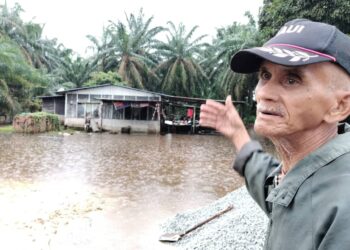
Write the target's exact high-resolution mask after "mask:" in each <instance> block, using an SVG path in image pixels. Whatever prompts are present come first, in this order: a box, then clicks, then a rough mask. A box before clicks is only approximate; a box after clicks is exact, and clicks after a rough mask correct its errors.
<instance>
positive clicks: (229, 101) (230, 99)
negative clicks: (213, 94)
mask: <svg viewBox="0 0 350 250" xmlns="http://www.w3.org/2000/svg"><path fill="white" fill-rule="evenodd" d="M225 105H226V106H227V107H232V106H233V105H232V97H231V95H229V96H227V97H226V101H225Z"/></svg>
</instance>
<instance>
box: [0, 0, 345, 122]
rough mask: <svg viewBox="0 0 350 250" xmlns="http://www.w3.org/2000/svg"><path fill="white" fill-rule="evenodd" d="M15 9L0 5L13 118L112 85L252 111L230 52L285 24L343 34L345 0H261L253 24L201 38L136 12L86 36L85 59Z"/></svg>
mask: <svg viewBox="0 0 350 250" xmlns="http://www.w3.org/2000/svg"><path fill="white" fill-rule="evenodd" d="M22 11H23V9H22V8H21V6H20V5H18V4H16V5H15V6H14V7H13V8H9V7H8V6H7V5H6V2H5V5H1V6H0V115H1V114H6V115H10V116H13V115H14V114H16V113H19V112H23V111H36V110H38V109H39V108H40V106H39V103H38V100H37V99H35V97H36V96H39V95H51V94H54V93H55V91H57V90H58V89H60V88H62V87H64V88H65V89H67V88H74V87H82V86H94V85H98V84H105V83H113V84H120V85H125V86H130V87H135V88H141V89H147V90H150V91H156V92H161V93H166V94H171V95H179V96H189V97H202V98H215V99H223V98H225V97H226V96H227V95H228V94H231V95H232V97H233V99H234V100H237V101H246V102H247V104H248V106H249V107H251V108H250V109H249V110H250V111H248V112H247V113H246V114H245V115H246V116H251V115H254V113H253V110H254V109H253V108H252V107H253V106H254V102H253V100H252V99H253V91H254V88H255V85H256V82H257V77H256V75H254V74H250V75H244V74H236V73H234V72H232V71H231V70H230V69H229V62H230V58H231V57H232V55H233V54H234V53H236V52H237V51H238V50H240V49H243V48H248V47H253V46H260V45H262V44H263V43H264V41H266V40H267V39H268V38H269V37H271V36H272V35H273V34H275V33H276V31H277V29H278V28H279V27H280V26H281V25H282V24H283V23H285V22H286V21H288V20H290V19H293V18H308V19H311V20H316V21H325V22H328V23H330V24H333V25H336V26H337V27H339V28H340V29H341V30H343V31H344V32H345V33H349V32H350V15H349V14H350V2H349V1H347V0H337V1H329V0H317V1H316V0H283V1H282V0H265V1H264V4H263V6H262V8H261V10H260V14H259V19H258V20H257V21H256V20H254V18H253V17H252V15H251V14H250V13H249V12H247V13H246V16H247V19H248V22H247V23H246V24H241V23H237V22H233V23H232V24H229V25H227V26H225V27H223V28H219V29H217V31H216V35H215V37H214V38H213V39H212V41H211V42H210V43H208V42H204V38H205V37H206V35H197V34H196V31H197V28H198V26H194V27H192V28H190V29H187V27H186V26H185V25H184V24H182V23H180V24H174V23H173V22H171V21H169V22H168V23H167V24H166V25H165V26H164V27H163V26H156V27H154V26H152V21H153V16H151V17H147V16H146V15H145V14H144V12H143V10H142V9H140V11H139V12H138V13H136V14H134V13H131V14H127V15H126V16H125V20H120V19H116V21H115V22H114V21H110V22H109V24H108V25H107V26H106V27H104V28H103V29H102V32H101V37H99V38H97V37H94V36H91V35H88V36H87V38H88V39H89V40H90V41H91V46H90V47H89V48H87V49H90V51H92V56H90V57H89V58H83V57H80V56H78V55H77V54H76V53H75V52H74V51H72V50H71V49H69V48H66V47H65V46H64V45H63V44H61V43H59V42H58V40H57V39H46V38H43V36H42V33H43V29H44V26H43V25H41V24H38V23H34V22H32V21H30V22H24V21H23V20H22V19H21V17H20V14H21V12H22Z"/></svg>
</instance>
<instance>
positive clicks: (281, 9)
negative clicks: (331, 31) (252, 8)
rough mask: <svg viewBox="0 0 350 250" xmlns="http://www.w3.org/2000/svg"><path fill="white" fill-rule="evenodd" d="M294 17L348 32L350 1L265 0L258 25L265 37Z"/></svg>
mask: <svg viewBox="0 0 350 250" xmlns="http://www.w3.org/2000/svg"><path fill="white" fill-rule="evenodd" d="M294 18H307V19H310V20H313V21H321V22H326V23H329V24H332V25H335V26H337V27H338V28H339V29H340V30H342V31H343V32H344V33H346V34H349V33H350V2H349V1H348V0H336V1H329V0H265V1H264V6H263V8H262V11H261V13H260V17H259V26H260V29H261V31H262V34H263V36H264V37H265V39H267V38H270V37H272V36H273V35H274V34H275V33H276V32H277V31H278V29H279V28H280V27H282V25H283V24H284V23H286V22H287V21H289V20H291V19H294Z"/></svg>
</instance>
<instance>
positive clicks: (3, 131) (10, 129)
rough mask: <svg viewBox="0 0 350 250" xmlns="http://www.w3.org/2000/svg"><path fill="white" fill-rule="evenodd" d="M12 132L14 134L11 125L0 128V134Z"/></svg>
mask: <svg viewBox="0 0 350 250" xmlns="http://www.w3.org/2000/svg"><path fill="white" fill-rule="evenodd" d="M12 132H15V129H14V128H13V127H12V125H1V126H0V133H12Z"/></svg>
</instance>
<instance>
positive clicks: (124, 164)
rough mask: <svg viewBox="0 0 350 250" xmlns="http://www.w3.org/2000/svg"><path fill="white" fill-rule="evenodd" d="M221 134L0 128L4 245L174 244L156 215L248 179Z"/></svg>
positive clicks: (201, 201)
mask: <svg viewBox="0 0 350 250" xmlns="http://www.w3.org/2000/svg"><path fill="white" fill-rule="evenodd" d="M233 156H234V150H233V148H232V146H231V144H230V142H229V141H227V140H226V139H225V138H224V137H221V136H205V135H195V136H189V135H171V134H168V135H165V136H161V135H139V134H132V135H124V134H118V135H111V134H107V133H103V134H86V133H78V134H74V135H71V136H63V135H56V134H54V135H53V134H39V135H22V134H0V233H1V242H0V248H1V249H16V250H17V249H35V250H36V249H64V250H67V249H74V250H76V249H84V250H88V249H91V250H92V249H94V250H96V249H98V250H102V249H113V250H115V249H152V250H153V249H173V248H172V247H170V246H168V245H164V244H163V243H160V242H158V237H159V233H160V232H159V224H161V223H162V222H164V221H165V220H166V219H167V218H170V217H172V216H175V214H176V213H180V212H184V211H186V210H192V209H196V208H199V207H201V206H205V205H208V204H210V203H211V202H213V201H215V200H217V199H218V198H220V197H222V196H224V195H225V194H227V193H228V192H231V191H232V190H234V189H236V188H237V187H239V186H241V185H243V180H242V179H241V178H240V177H239V176H238V175H237V174H236V173H234V172H233V170H232V169H231V164H232V160H233Z"/></svg>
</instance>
